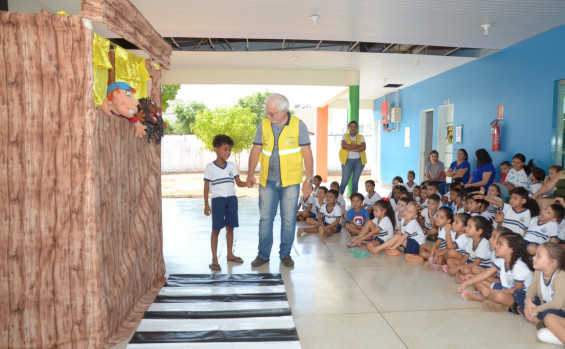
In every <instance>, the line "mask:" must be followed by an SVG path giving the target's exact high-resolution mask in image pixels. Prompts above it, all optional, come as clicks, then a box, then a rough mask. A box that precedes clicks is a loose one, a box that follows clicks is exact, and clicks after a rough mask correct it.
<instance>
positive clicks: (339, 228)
mask: <svg viewBox="0 0 565 349" xmlns="http://www.w3.org/2000/svg"><path fill="white" fill-rule="evenodd" d="M330 224H331V223H326V222H324V225H325V226H326V227H327V226H328V225H330ZM335 228H336V229H337V231H336V233H340V232H341V224H338V225H336V226H335Z"/></svg>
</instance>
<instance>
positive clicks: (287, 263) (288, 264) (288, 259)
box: [251, 256, 294, 268]
mask: <svg viewBox="0 0 565 349" xmlns="http://www.w3.org/2000/svg"><path fill="white" fill-rule="evenodd" d="M266 263H269V260H268V259H263V258H261V257H259V256H257V258H255V260H254V261H253V262H251V266H252V267H253V268H258V267H260V266H262V265H263V264H266ZM281 264H282V265H284V266H285V267H287V268H292V267H294V261H293V260H292V258H291V257H290V256H284V257H283V259H281Z"/></svg>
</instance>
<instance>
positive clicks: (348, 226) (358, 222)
mask: <svg viewBox="0 0 565 349" xmlns="http://www.w3.org/2000/svg"><path fill="white" fill-rule="evenodd" d="M364 199H365V198H364V197H363V195H361V194H360V193H353V194H351V206H352V207H351V208H350V209H349V210H348V211H347V215H346V216H345V230H347V232H348V233H349V235H352V236H356V235H359V233H360V232H361V229H363V227H364V226H365V223H366V222H367V221H368V220H370V217H369V212H368V211H367V209H366V208H365V207H363V200H364Z"/></svg>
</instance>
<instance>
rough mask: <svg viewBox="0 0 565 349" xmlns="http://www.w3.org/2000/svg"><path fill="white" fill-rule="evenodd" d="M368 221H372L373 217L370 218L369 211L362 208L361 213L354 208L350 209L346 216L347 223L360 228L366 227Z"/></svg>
mask: <svg viewBox="0 0 565 349" xmlns="http://www.w3.org/2000/svg"><path fill="white" fill-rule="evenodd" d="M368 219H371V217H370V216H369V211H367V209H366V208H365V207H361V210H359V211H355V209H354V208H350V209H349V210H348V211H347V214H346V215H345V221H346V222H350V223H353V224H355V225H359V226H364V225H365V222H366V221H367V220H368Z"/></svg>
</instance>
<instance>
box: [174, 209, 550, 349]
mask: <svg viewBox="0 0 565 349" xmlns="http://www.w3.org/2000/svg"><path fill="white" fill-rule="evenodd" d="M257 204H258V201H257V199H256V198H240V200H239V224H240V227H239V228H237V229H236V230H235V247H234V252H235V254H236V255H238V256H240V257H242V258H243V259H244V260H245V263H244V264H243V265H234V264H231V263H230V264H228V263H227V261H226V258H225V257H226V245H225V232H224V231H222V233H221V235H220V243H219V248H218V250H219V257H220V264H221V266H222V273H249V272H259V273H266V272H276V273H279V272H280V273H281V274H282V275H283V278H284V281H285V286H286V291H287V294H288V298H289V303H290V305H291V307H292V313H293V317H294V321H295V323H296V328H297V331H298V334H299V336H300V342H301V344H302V347H303V348H306V349H307V348H477V347H489V346H494V347H496V348H538V347H539V348H545V347H547V348H550V347H552V346H551V345H547V344H542V343H540V342H538V341H537V339H536V337H535V334H536V330H535V327H534V326H533V325H532V324H530V323H528V322H527V321H526V320H525V319H523V318H521V317H519V316H516V315H513V314H510V313H486V312H484V311H483V310H482V308H481V304H480V303H475V302H467V301H462V300H461V298H460V297H459V294H458V293H457V285H456V283H455V281H454V280H453V278H452V277H450V276H449V275H447V274H445V273H443V272H432V271H427V270H426V269H424V268H422V267H420V266H418V265H414V264H409V263H407V262H405V261H404V258H403V257H402V256H399V257H389V256H386V255H384V254H381V255H378V256H372V257H370V258H354V257H353V255H352V254H351V253H350V252H349V250H348V248H347V247H346V246H345V245H346V243H347V242H348V241H347V240H348V238H347V234H344V233H341V234H336V235H334V236H332V237H330V238H329V239H327V240H326V241H320V238H319V236H318V235H317V234H309V235H305V236H301V237H297V238H296V240H295V242H294V246H293V250H292V253H291V255H292V258H293V259H294V261H295V267H294V268H293V269H288V268H285V267H283V266H281V265H280V263H279V260H278V258H277V257H278V244H279V242H280V240H279V232H280V221H279V220H278V219H277V220H275V243H274V246H273V251H272V252H271V262H270V263H269V264H267V265H264V266H262V267H260V268H258V269H252V268H251V265H250V263H251V261H252V260H253V259H254V258H255V256H256V255H257V242H258V238H257V225H258V221H259V214H258V207H257ZM203 210H204V204H203V200H202V199H163V233H164V246H163V248H164V256H165V264H166V268H167V273H169V274H173V273H209V272H210V270H209V269H208V264H209V263H210V262H211V253H210V229H211V218H210V217H206V216H204V214H203Z"/></svg>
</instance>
